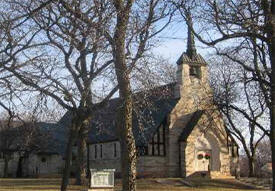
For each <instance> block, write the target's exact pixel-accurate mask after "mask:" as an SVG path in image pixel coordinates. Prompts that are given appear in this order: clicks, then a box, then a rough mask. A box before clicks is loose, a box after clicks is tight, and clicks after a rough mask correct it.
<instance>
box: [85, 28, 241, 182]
mask: <svg viewBox="0 0 275 191" xmlns="http://www.w3.org/2000/svg"><path fill="white" fill-rule="evenodd" d="M177 67H178V70H177V82H176V83H173V84H168V85H164V86H162V87H158V88H156V89H153V90H152V91H154V92H159V91H160V92H166V96H164V97H162V96H155V97H154V96H152V98H151V102H152V104H151V105H150V107H149V106H147V107H146V106H145V108H143V112H142V113H143V115H149V116H151V120H148V121H147V122H146V121H145V122H141V123H142V125H140V124H141V123H140V122H139V120H138V117H137V116H133V133H134V137H135V141H136V147H137V154H138V162H137V175H138V176H139V177H187V176H192V175H203V176H204V175H206V174H208V175H210V176H211V177H219V178H221V177H229V176H233V175H237V174H238V171H239V170H238V169H239V164H238V162H239V161H238V145H237V144H236V142H235V141H234V139H233V137H232V136H231V135H230V134H229V133H228V131H227V129H226V127H225V124H224V121H223V119H222V117H221V115H220V113H219V112H218V111H217V109H216V107H215V105H214V104H213V102H212V91H211V88H210V86H209V82H208V71H207V63H206V61H205V60H204V59H203V57H202V56H201V55H200V54H198V53H197V52H196V49H195V44H194V37H193V35H192V33H191V32H190V31H189V34H188V45H187V51H186V52H184V53H183V54H182V55H181V56H180V58H179V59H178V61H177ZM118 106H119V105H118V99H112V100H110V101H109V104H107V106H106V107H104V108H102V109H101V110H100V111H99V112H97V116H96V117H95V119H97V122H94V123H93V127H94V128H92V129H91V132H90V134H89V139H88V154H87V156H88V161H89V163H88V168H95V169H100V168H113V169H116V173H120V169H121V164H120V144H119V139H118V136H117V135H116V124H115V116H116V112H115V111H116V108H118Z"/></svg>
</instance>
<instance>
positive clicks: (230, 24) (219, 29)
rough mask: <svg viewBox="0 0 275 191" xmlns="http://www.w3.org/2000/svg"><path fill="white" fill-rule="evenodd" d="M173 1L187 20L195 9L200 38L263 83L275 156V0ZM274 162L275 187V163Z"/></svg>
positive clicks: (274, 154) (274, 178) (274, 186)
mask: <svg viewBox="0 0 275 191" xmlns="http://www.w3.org/2000/svg"><path fill="white" fill-rule="evenodd" d="M173 4H174V5H176V8H178V10H179V11H180V14H181V15H182V16H183V18H184V19H185V20H186V21H188V19H186V18H187V16H188V13H189V12H190V11H192V15H193V17H194V18H195V19H196V20H197V21H198V23H199V24H198V25H197V26H196V27H192V26H191V27H192V31H193V32H194V34H195V36H196V37H197V39H198V40H199V41H201V42H202V43H204V44H206V45H208V46H210V47H213V48H215V49H216V50H217V53H218V54H220V55H223V56H226V57H227V58H230V59H231V60H233V61H234V62H236V63H238V64H240V65H241V66H242V67H243V68H244V69H245V70H246V71H248V72H249V73H250V74H251V76H253V80H255V81H256V82H257V83H258V84H259V87H260V89H261V91H262V93H263V95H264V100H265V102H266V105H267V107H268V108H269V113H270V136H269V138H270V141H271V148H272V149H271V150H272V159H273V160H275V122H274V120H275V104H274V101H275V88H274V87H275V85H274V84H275V77H274V76H275V69H274V68H275V32H274V31H275V24H274V23H275V21H274V20H275V16H274V15H275V2H274V1H269V0H251V1H231V0H229V1H228V0H221V1H210V0H204V1H197V0H186V1H173ZM187 23H188V22H187ZM222 45H223V46H222ZM224 47H227V48H224ZM244 51H248V52H249V53H250V57H249V59H248V58H245V57H244V56H243V52H244ZM245 55H247V54H245ZM251 61H252V62H251ZM272 165H273V190H275V163H273V164H272Z"/></svg>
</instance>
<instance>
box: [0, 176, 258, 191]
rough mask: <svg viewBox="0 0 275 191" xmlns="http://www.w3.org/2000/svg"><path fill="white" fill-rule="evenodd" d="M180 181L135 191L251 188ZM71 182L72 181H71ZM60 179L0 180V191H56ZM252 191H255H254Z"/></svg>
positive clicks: (149, 183)
mask: <svg viewBox="0 0 275 191" xmlns="http://www.w3.org/2000/svg"><path fill="white" fill-rule="evenodd" d="M180 180H181V179H179V178H178V179H177V178H171V179H138V181H137V190H144V191H145V190H155V191H157V190H163V191H164V190H166V191H170V190H171V191H176V190H182V191H200V190H203V191H236V190H238V191H249V190H253V189H252V188H251V187H249V186H246V185H244V184H240V183H238V182H237V181H235V180H208V179H192V180H189V181H188V182H190V183H192V185H193V187H188V186H184V185H183V184H182V182H180ZM71 181H73V180H71ZM60 182H61V180H60V179H46V178H43V179H42V178H41V179H0V191H19V190H22V191H40V190H41V191H58V190H59V188H60ZM83 188H84V187H80V186H75V185H70V186H69V189H68V190H70V191H73V190H81V189H83ZM120 188H121V183H120V181H117V182H116V187H115V190H116V191H118V190H120ZM254 191H256V190H255V189H254Z"/></svg>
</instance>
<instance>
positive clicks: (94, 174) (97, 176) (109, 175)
mask: <svg viewBox="0 0 275 191" xmlns="http://www.w3.org/2000/svg"><path fill="white" fill-rule="evenodd" d="M90 171H91V185H90V187H91V188H112V187H114V172H115V169H102V170H96V169H90Z"/></svg>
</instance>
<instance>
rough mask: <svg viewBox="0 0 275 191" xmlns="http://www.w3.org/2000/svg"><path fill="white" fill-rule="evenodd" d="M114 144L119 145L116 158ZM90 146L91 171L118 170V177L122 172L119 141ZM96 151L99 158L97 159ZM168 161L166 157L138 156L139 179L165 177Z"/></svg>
mask: <svg viewBox="0 0 275 191" xmlns="http://www.w3.org/2000/svg"><path fill="white" fill-rule="evenodd" d="M114 143H116V144H117V155H116V157H115V156H114ZM96 145H97V149H95V144H90V145H89V151H90V154H89V158H90V160H89V168H90V169H104V168H110V169H116V171H115V173H116V175H119V174H120V172H121V163H120V144H119V142H118V141H114V142H108V143H100V144H96ZM100 145H102V158H101V157H100V156H101V155H100V152H101V150H100V148H101V146H100ZM98 148H99V150H98ZM95 150H97V152H98V153H97V156H96V157H95ZM166 162H167V159H166V157H165V156H138V159H137V175H138V176H139V177H155V176H157V177H165V176H168V175H167V173H166V172H167V165H166Z"/></svg>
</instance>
